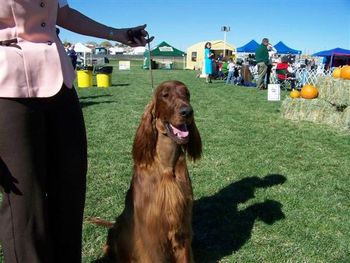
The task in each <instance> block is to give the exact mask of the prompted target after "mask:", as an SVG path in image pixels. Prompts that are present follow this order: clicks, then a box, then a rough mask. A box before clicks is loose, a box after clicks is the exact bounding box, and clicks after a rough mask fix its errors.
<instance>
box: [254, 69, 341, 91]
mask: <svg viewBox="0 0 350 263" xmlns="http://www.w3.org/2000/svg"><path fill="white" fill-rule="evenodd" d="M333 70H334V68H331V69H330V70H323V68H319V69H317V70H308V69H306V68H298V69H295V70H294V71H293V72H294V74H295V78H296V87H302V86H304V85H305V84H312V85H316V84H317V80H318V78H319V77H320V76H330V75H332V72H333ZM251 72H252V73H253V76H254V79H255V80H257V78H258V74H257V72H256V68H251ZM270 83H272V84H275V83H277V76H276V70H275V68H272V71H271V75H270Z"/></svg>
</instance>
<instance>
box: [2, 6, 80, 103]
mask: <svg viewBox="0 0 350 263" xmlns="http://www.w3.org/2000/svg"><path fill="white" fill-rule="evenodd" d="M66 4H67V1H66V0H41V1H35V0H11V1H9V0H0V6H1V8H0V41H3V40H9V39H17V41H18V43H17V45H18V47H20V48H18V47H16V46H15V45H10V46H1V45H0V97H21V98H25V97H50V96H53V95H55V94H56V93H57V92H58V91H59V90H60V89H61V87H62V84H63V83H64V84H65V85H66V86H67V87H69V88H70V87H72V85H73V81H74V79H75V71H74V69H73V67H72V64H71V62H70V60H69V58H68V56H67V55H66V52H65V50H64V48H63V45H62V43H61V41H60V40H59V39H58V37H57V35H56V18H57V8H59V7H62V6H64V5H66Z"/></svg>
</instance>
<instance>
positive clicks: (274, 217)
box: [192, 174, 286, 263]
mask: <svg viewBox="0 0 350 263" xmlns="http://www.w3.org/2000/svg"><path fill="white" fill-rule="evenodd" d="M285 181H286V178H285V177H284V176H283V175H280V174H270V175H267V176H265V177H263V178H259V177H247V178H244V179H242V180H240V181H238V182H235V183H232V184H230V185H228V186H227V187H225V188H223V189H222V190H220V191H219V192H218V193H217V194H215V195H213V196H209V197H203V198H201V199H199V200H197V201H195V203H194V209H193V224H192V225H193V232H194V239H193V251H194V256H195V262H201V263H209V262H217V261H218V260H220V259H222V258H223V257H225V256H228V255H231V254H232V253H233V252H235V251H238V250H239V249H240V248H241V247H242V246H243V245H244V244H245V243H246V242H247V241H248V240H249V239H250V237H251V232H252V229H253V226H254V223H255V221H256V220H261V221H263V222H264V223H266V224H269V225H272V224H273V223H274V222H276V221H278V220H281V219H284V218H285V215H284V213H283V212H282V204H281V203H279V202H277V201H274V200H265V201H264V202H261V203H255V204H252V205H250V206H248V207H247V208H245V209H242V210H239V209H238V205H239V204H243V203H245V202H247V201H248V200H250V199H252V198H254V197H255V196H254V193H255V190H256V189H257V188H267V187H272V186H274V185H279V184H283V183H284V182H285Z"/></svg>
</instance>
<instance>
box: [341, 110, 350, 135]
mask: <svg viewBox="0 0 350 263" xmlns="http://www.w3.org/2000/svg"><path fill="white" fill-rule="evenodd" d="M342 117H343V118H342V120H343V125H344V128H345V129H346V130H349V131H350V107H346V109H345V110H344V112H343V116H342Z"/></svg>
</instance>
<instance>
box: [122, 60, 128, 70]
mask: <svg viewBox="0 0 350 263" xmlns="http://www.w3.org/2000/svg"><path fill="white" fill-rule="evenodd" d="M119 70H130V61H122V60H121V61H119Z"/></svg>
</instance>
